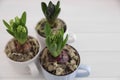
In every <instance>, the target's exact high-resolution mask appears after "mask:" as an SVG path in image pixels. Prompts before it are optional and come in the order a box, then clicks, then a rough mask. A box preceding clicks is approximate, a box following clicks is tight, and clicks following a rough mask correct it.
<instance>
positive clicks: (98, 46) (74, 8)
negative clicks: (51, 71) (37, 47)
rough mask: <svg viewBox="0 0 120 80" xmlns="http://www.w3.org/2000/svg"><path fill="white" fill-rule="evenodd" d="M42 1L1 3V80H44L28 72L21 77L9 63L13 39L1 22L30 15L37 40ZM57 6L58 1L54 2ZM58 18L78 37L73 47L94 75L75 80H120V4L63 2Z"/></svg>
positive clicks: (94, 0) (103, 0) (29, 23)
mask: <svg viewBox="0 0 120 80" xmlns="http://www.w3.org/2000/svg"><path fill="white" fill-rule="evenodd" d="M41 1H45V2H48V1H49V0H0V80H28V79H29V80H44V78H42V77H40V76H38V77H36V78H33V77H32V76H31V75H30V73H29V72H25V73H19V72H16V71H15V70H14V68H13V67H12V66H11V65H10V64H9V63H8V61H7V60H6V56H5V53H4V47H5V45H6V43H7V41H8V40H9V39H10V38H11V36H10V35H9V34H8V33H7V32H6V30H5V29H6V28H5V26H4V25H3V23H2V19H5V20H7V21H8V20H10V19H11V18H14V17H15V16H17V15H18V16H20V15H21V14H22V12H23V11H26V12H27V26H28V29H29V34H30V35H32V36H34V37H36V35H35V30H34V28H35V26H36V24H37V22H38V21H39V20H40V19H41V18H43V17H44V15H43V13H42V10H41ZM53 2H55V3H56V2H57V0H53ZM60 2H61V9H62V10H61V13H60V15H59V18H61V19H63V20H64V21H65V22H66V24H67V26H68V28H69V32H74V33H75V34H76V35H77V40H76V42H75V43H73V44H71V45H73V46H74V47H75V48H76V49H78V51H79V52H80V55H81V58H82V61H81V63H82V64H86V65H89V66H91V69H92V71H91V75H90V76H89V77H87V78H76V79H75V80H91V79H92V80H120V0H62V1H60Z"/></svg>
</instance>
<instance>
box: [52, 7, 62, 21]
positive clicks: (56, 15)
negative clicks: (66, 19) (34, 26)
mask: <svg viewBox="0 0 120 80" xmlns="http://www.w3.org/2000/svg"><path fill="white" fill-rule="evenodd" d="M60 11H61V8H59V9H58V10H56V11H55V14H54V19H56V18H57V17H58V15H59V13H60Z"/></svg>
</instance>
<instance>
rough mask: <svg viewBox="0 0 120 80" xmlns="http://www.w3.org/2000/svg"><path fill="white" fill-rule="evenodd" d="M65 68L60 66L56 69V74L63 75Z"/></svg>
mask: <svg viewBox="0 0 120 80" xmlns="http://www.w3.org/2000/svg"><path fill="white" fill-rule="evenodd" d="M63 71H64V70H63V69H62V68H60V67H58V68H57V69H56V75H61V74H62V72H63Z"/></svg>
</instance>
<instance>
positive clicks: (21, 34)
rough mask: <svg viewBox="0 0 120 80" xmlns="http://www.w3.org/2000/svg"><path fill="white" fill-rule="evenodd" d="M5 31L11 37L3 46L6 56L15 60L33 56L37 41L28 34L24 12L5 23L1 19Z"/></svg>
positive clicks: (35, 51) (19, 60)
mask: <svg viewBox="0 0 120 80" xmlns="http://www.w3.org/2000/svg"><path fill="white" fill-rule="evenodd" d="M3 23H4V25H5V26H6V28H7V29H6V30H7V32H8V33H9V34H10V35H12V36H13V37H14V38H12V39H11V40H10V41H9V42H8V43H7V45H6V47H5V53H6V54H7V56H8V57H9V58H10V59H11V60H13V61H17V62H25V61H28V60H30V59H32V58H34V57H35V56H36V55H37V54H38V52H39V42H38V41H37V40H36V39H35V38H34V37H32V36H28V29H27V27H26V12H23V14H22V16H21V17H20V18H19V17H17V16H16V17H15V18H14V19H11V20H10V23H7V22H6V21H5V20H3Z"/></svg>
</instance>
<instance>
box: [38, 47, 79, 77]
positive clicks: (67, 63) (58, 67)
mask: <svg viewBox="0 0 120 80" xmlns="http://www.w3.org/2000/svg"><path fill="white" fill-rule="evenodd" d="M62 51H65V52H64V53H63V54H60V56H58V57H57V58H53V57H52V56H51V55H50V52H49V51H48V49H47V48H45V49H44V50H43V51H42V53H41V56H40V63H41V64H42V66H43V68H44V69H46V70H47V71H48V72H50V73H52V74H54V75H59V76H62V75H67V74H70V73H72V72H73V71H74V70H76V69H77V67H78V66H79V64H80V57H79V54H78V52H77V51H76V50H75V49H74V48H73V47H71V46H70V45H65V47H64V48H63V50H62ZM64 54H65V55H64Z"/></svg>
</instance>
